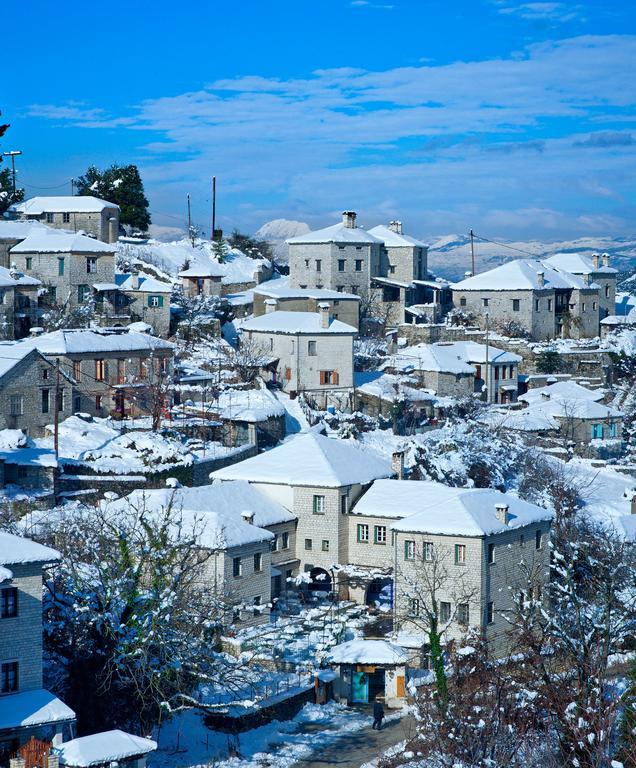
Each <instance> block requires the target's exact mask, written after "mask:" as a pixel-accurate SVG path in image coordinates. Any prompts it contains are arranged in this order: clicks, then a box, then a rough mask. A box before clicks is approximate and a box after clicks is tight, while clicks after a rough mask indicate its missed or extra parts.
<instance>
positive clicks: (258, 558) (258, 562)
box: [254, 552, 263, 573]
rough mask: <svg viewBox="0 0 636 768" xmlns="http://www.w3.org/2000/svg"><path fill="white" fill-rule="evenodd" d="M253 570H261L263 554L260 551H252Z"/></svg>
mask: <svg viewBox="0 0 636 768" xmlns="http://www.w3.org/2000/svg"><path fill="white" fill-rule="evenodd" d="M254 570H255V571H256V573H258V572H259V571H262V570H263V555H262V554H261V553H260V552H255V553H254Z"/></svg>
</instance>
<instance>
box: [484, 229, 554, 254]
mask: <svg viewBox="0 0 636 768" xmlns="http://www.w3.org/2000/svg"><path fill="white" fill-rule="evenodd" d="M471 235H472V236H473V237H476V238H477V239H478V240H483V241H484V242H485V243H492V244H493V245H500V246H501V247H502V248H508V249H509V250H511V251H517V252H518V253H525V254H526V256H532V258H533V259H536V258H538V256H539V254H538V253H531V252H530V251H524V250H523V249H522V248H515V247H514V246H513V245H507V244H506V243H500V242H498V241H497V240H489V239H488V238H487V237H481V235H477V234H475V233H474V232H473V231H472V230H471Z"/></svg>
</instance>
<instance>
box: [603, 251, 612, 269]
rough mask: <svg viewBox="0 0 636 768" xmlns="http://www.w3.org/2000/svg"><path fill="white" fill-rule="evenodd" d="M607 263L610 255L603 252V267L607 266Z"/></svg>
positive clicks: (608, 263)
mask: <svg viewBox="0 0 636 768" xmlns="http://www.w3.org/2000/svg"><path fill="white" fill-rule="evenodd" d="M609 265H610V255H609V253H604V254H603V266H604V267H609Z"/></svg>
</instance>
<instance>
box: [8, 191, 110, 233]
mask: <svg viewBox="0 0 636 768" xmlns="http://www.w3.org/2000/svg"><path fill="white" fill-rule="evenodd" d="M9 211H10V213H11V214H13V215H14V216H16V217H17V218H19V219H23V220H26V221H39V222H41V223H42V224H47V225H48V226H49V227H54V228H55V229H66V230H69V231H71V232H85V233H86V234H87V235H92V236H93V237H95V238H97V239H98V240H101V241H102V242H103V243H116V242H117V239H118V238H119V206H118V205H115V203H109V202H107V201H106V200H100V199H99V198H97V197H91V196H90V195H75V196H72V197H68V196H64V195H59V196H57V197H32V198H30V199H29V200H25V201H24V202H22V203H15V204H14V205H12V206H11V208H10V209H9Z"/></svg>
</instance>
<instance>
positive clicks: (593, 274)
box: [543, 253, 618, 320]
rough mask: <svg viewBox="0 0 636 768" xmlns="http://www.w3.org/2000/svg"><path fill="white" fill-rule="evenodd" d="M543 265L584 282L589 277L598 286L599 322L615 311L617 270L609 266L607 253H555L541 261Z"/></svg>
mask: <svg viewBox="0 0 636 768" xmlns="http://www.w3.org/2000/svg"><path fill="white" fill-rule="evenodd" d="M543 262H544V264H547V265H548V266H550V267H552V268H553V269H558V270H560V271H561V272H570V273H571V274H572V275H577V276H578V277H580V278H583V279H584V280H586V279H587V276H588V275H589V276H590V279H591V282H593V283H596V284H597V285H598V286H599V289H600V290H599V297H598V307H599V320H603V319H604V318H606V317H608V316H609V315H613V314H614V313H615V311H616V281H617V278H618V270H617V269H614V268H613V267H611V266H610V256H609V253H604V254H602V255H599V254H598V253H593V254H592V256H591V257H590V256H585V255H584V254H582V253H555V254H554V256H550V257H549V258H547V259H544V260H543Z"/></svg>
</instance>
